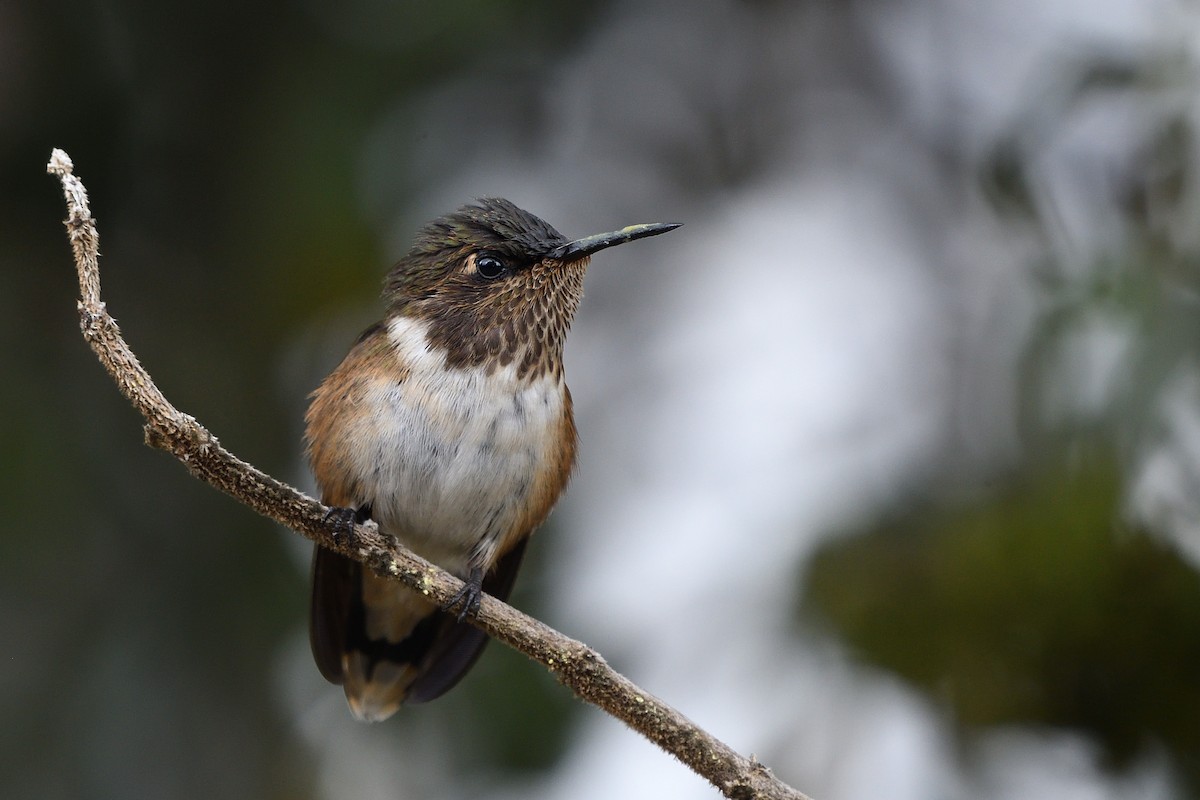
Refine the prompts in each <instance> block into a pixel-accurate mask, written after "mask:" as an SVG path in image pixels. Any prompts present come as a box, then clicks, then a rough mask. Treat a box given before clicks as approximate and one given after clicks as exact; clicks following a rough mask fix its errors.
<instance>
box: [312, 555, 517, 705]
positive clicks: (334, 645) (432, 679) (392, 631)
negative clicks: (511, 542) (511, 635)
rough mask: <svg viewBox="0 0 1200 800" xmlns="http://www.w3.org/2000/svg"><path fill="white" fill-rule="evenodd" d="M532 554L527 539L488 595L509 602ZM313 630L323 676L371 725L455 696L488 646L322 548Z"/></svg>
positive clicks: (466, 627)
mask: <svg viewBox="0 0 1200 800" xmlns="http://www.w3.org/2000/svg"><path fill="white" fill-rule="evenodd" d="M524 550H525V541H524V539H522V540H521V541H520V542H519V543H518V544H517V545H516V546H515V547H514V548H512V550H510V551H509V552H508V553H507V554H505V555H504V557H502V558H501V559H500V561H499V563H498V564H497V565H496V568H495V569H493V570H492V571H491V572H490V573H489V574H488V575H486V576H485V577H484V581H483V589H484V591H485V592H487V593H488V594H491V595H493V596H495V597H498V598H500V599H505V598H507V597H508V594H509V592H510V591H511V589H512V584H513V580H514V579H515V576H516V571H517V568H518V567H519V566H520V563H521V557H522V555H523V554H524ZM309 633H310V640H311V643H312V650H313V657H314V658H315V659H316V662H317V666H318V668H319V669H320V670H321V674H322V675H324V676H325V678H326V680H328V681H330V682H331V683H335V684H341V685H342V686H343V688H344V689H345V692H346V700H347V702H348V703H349V705H350V710H351V712H352V713H353V714H354V716H355V717H356V718H358V719H360V720H362V721H366V722H375V721H380V720H384V719H387V718H388V717H390V716H391V715H392V714H394V713H395V712H396V711H397V709H399V707H400V706H401V705H402V704H403V703H405V702H412V703H421V702H426V701H428V700H433V699H434V698H436V697H439V696H440V695H442V694H444V693H445V692H447V691H449V690H450V689H451V688H452V687H453V686H454V685H455V684H456V683H458V681H459V680H460V679H461V678H462V677H463V675H465V674H466V673H467V671H468V670H469V669H470V668H471V666H472V665H473V664H474V663H475V660H476V659H477V658H478V657H479V655H480V653H481V652H482V651H483V648H484V646H485V645H486V644H487V641H488V640H487V636H486V635H485V634H484V633H483V632H482V631H480V630H478V629H477V628H475V627H473V626H471V625H470V624H468V623H465V622H462V623H460V622H458V620H457V619H455V618H454V617H453V616H451V615H449V614H446V613H444V612H442V611H440V610H438V609H437V608H435V607H434V606H433V605H432V604H430V603H429V602H428V601H427V600H425V599H424V598H423V597H421V596H420V595H419V594H417V593H416V592H414V591H412V590H411V589H409V588H407V587H405V586H402V585H400V584H398V583H396V582H394V581H389V580H386V579H384V578H380V577H378V576H376V575H374V574H373V573H371V572H369V571H365V570H363V568H362V566H361V565H360V564H358V563H357V562H355V561H352V560H351V559H348V558H346V557H345V556H342V555H340V554H338V553H335V552H333V551H331V550H326V549H324V548H322V547H317V548H316V550H315V553H314V557H313V594H312V607H311V621H310V629H309Z"/></svg>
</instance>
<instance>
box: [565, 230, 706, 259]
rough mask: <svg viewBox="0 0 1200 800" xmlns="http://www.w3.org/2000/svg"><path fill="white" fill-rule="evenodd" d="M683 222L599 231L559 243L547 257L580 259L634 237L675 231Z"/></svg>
mask: <svg viewBox="0 0 1200 800" xmlns="http://www.w3.org/2000/svg"><path fill="white" fill-rule="evenodd" d="M682 224H683V223H682V222H651V223H647V224H644V225H630V226H629V227H627V228H621V230H619V231H611V232H609V233H597V234H596V235H594V236H585V237H583V238H582V239H576V240H575V241H573V242H567V243H566V244H562V245H559V246H558V247H556V248H554V249H553V250H551V251H550V252H549V254H547V256H546V257H547V258H552V259H554V260H556V261H578V260H579V259H581V258H586V257H587V256H590V255H591V254H592V253H595V252H597V251H599V250H603V249H604V248H606V247H613V246H615V245H618V244H625V243H626V242H632V241H633V240H634V239H645V238H646V237H647V236H658V235H659V234H660V233H666V232H667V231H673V230H675V229H676V228H678V227H679V226H680V225H682Z"/></svg>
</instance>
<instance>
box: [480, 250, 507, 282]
mask: <svg viewBox="0 0 1200 800" xmlns="http://www.w3.org/2000/svg"><path fill="white" fill-rule="evenodd" d="M504 270H505V264H504V262H503V261H501V260H500V259H499V258H497V257H496V256H493V255H491V254H488V253H485V254H482V255H480V256H477V257H476V258H475V271H476V272H478V273H479V274H480V276H481V277H484V278H487V279H488V280H491V279H493V278H499V277H500V276H501V275H503V274H504Z"/></svg>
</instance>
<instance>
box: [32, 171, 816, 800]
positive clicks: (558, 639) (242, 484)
mask: <svg viewBox="0 0 1200 800" xmlns="http://www.w3.org/2000/svg"><path fill="white" fill-rule="evenodd" d="M72 170H73V165H72V163H71V159H70V157H69V156H68V155H67V154H66V153H64V152H63V151H62V150H58V149H56V150H54V152H53V153H52V154H51V156H50V163H49V165H48V166H47V171H48V172H50V173H51V174H53V175H57V176H58V177H59V179H60V180H61V181H62V186H63V192H64V194H65V195H66V201H67V219H66V222H65V225H66V227H67V234H68V236H69V237H70V240H71V248H72V250H73V252H74V255H75V266H76V269H77V270H78V272H79V288H80V293H81V298H80V300H79V320H80V321H79V324H80V328H81V329H82V331H83V337H84V339H86V340H87V342H88V344H89V345H91V348H92V350H93V351H94V352H95V353H96V356H97V357H98V358H99V359H100V363H101V364H103V365H104V368H105V369H106V370H107V371H108V373H109V375H111V376H112V378H113V380H115V381H116V383H117V386H118V387H119V388H120V390H121V393H122V394H124V395H125V397H126V398H128V400H129V401H130V402H131V403H133V405H134V407H135V408H137V410H138V411H139V412H141V414H142V416H143V417H145V419H146V424H145V436H146V443H147V444H149V445H151V446H153V447H157V448H160V449H162V450H165V451H167V452H168V453H170V454H172V455H173V456H175V457H176V458H178V459H179V460H180V461H182V462H183V464H184V466H186V467H187V469H188V470H189V471H190V472H191V473H192V474H193V475H195V476H196V477H197V478H200V479H201V480H203V481H205V482H206V483H209V484H211V485H213V486H215V487H216V488H218V489H220V490H221V491H223V492H225V493H226V494H228V495H230V496H232V497H234V498H235V499H237V500H239V501H241V502H242V503H244V504H246V505H247V506H249V507H250V508H253V509H254V510H255V511H257V512H258V513H260V514H262V515H264V516H267V517H270V518H271V519H273V520H275V521H277V522H279V523H281V524H283V525H286V526H287V527H289V528H292V529H293V530H295V531H298V532H299V533H301V534H302V535H304V536H306V537H307V538H309V539H311V540H312V541H314V542H316V543H317V544H319V545H321V546H322V547H327V548H329V549H331V550H336V551H338V552H339V553H342V554H343V555H346V556H349V557H350V558H353V559H355V560H357V561H360V562H362V563H363V564H365V565H366V566H368V567H370V568H371V569H373V570H374V571H375V572H376V573H378V574H380V575H384V576H390V577H391V578H392V579H394V580H397V581H399V582H401V583H403V584H405V585H406V586H408V587H410V588H411V589H413V590H415V591H418V592H421V593H422V594H423V595H425V596H426V597H428V598H429V599H430V600H431V601H433V602H434V603H437V604H439V605H441V604H445V603H446V602H448V601H449V600H450V599H451V598H452V597H454V595H455V593H456V592H457V591H458V590H459V589H460V588H461V587H462V583H461V582H460V581H459V580H458V579H457V578H455V577H454V576H452V575H450V574H449V573H447V572H445V571H443V570H441V569H439V568H438V567H436V566H434V565H433V564H430V563H429V562H428V561H425V560H424V559H422V558H420V557H419V556H417V555H415V554H413V553H412V552H410V551H409V550H407V549H406V548H404V547H402V546H401V545H400V544H399V543H397V542H396V540H395V539H393V538H392V537H390V536H386V535H383V534H381V533H380V532H379V529H378V527H377V526H376V525H375V524H374V523H373V522H368V523H367V524H366V525H359V526H356V527H355V531H354V532H355V534H356V535H355V536H353V537H345V536H342V537H337V538H335V537H334V523H332V522H326V521H325V514H326V512H327V511H328V509H327V508H326V507H325V506H323V505H321V504H320V503H319V502H317V501H316V500H314V499H313V498H311V497H308V496H306V495H304V494H302V493H301V492H299V491H297V490H296V489H293V488H292V487H291V486H288V485H287V484H285V483H282V482H280V481H277V480H275V479H274V478H272V477H271V476H270V475H267V474H265V473H263V472H261V471H259V470H258V469H256V468H255V467H254V466H252V465H250V464H247V463H246V462H244V461H242V460H241V459H239V458H237V457H236V456H235V455H233V454H232V453H230V452H229V451H228V450H226V449H225V448H224V447H222V446H221V445H220V443H219V442H218V441H217V438H216V437H215V436H213V435H212V434H211V433H210V432H209V431H208V430H207V429H206V428H204V427H203V426H202V425H200V423H198V422H197V421H196V420H195V419H194V418H193V417H191V416H189V415H188V414H184V413H182V412H181V411H179V410H178V409H176V408H175V407H174V406H173V405H171V403H170V402H168V401H167V398H166V397H164V396H163V394H162V392H160V391H159V390H158V387H157V386H155V385H154V381H153V380H151V378H150V374H149V373H148V372H146V370H145V368H144V367H142V365H141V363H139V362H138V359H137V357H136V356H135V355H134V354H133V351H132V350H130V349H129V346H128V345H127V344H126V343H125V340H124V339H123V338H122V337H121V332H120V330H119V329H118V328H117V323H116V320H114V319H113V318H112V317H111V316H109V314H108V310H107V309H106V308H105V304H104V302H103V301H102V300H101V299H100V266H99V263H98V253H99V250H98V245H99V234H98V233H97V231H96V223H95V220H94V219H92V216H91V211H90V209H89V207H88V197H87V190H86V189H85V188H84V186H83V184H82V183H81V182H80V181H79V179H78V178H76V177H75V176H74V175H73V174H72ZM348 540H353V542H354V545H355V547H354V548H353V549H351V548H349V547H348V545H347V542H348ZM472 623H473V624H474V625H476V626H478V627H479V628H480V629H482V630H484V631H485V632H487V634H488V635H489V636H491V637H492V638H494V639H498V640H499V641H501V642H504V643H505V644H507V645H509V646H510V647H513V648H515V649H516V650H519V651H521V652H522V653H524V654H525V655H527V656H529V657H530V658H531V659H533V660H534V661H537V662H538V663H540V664H542V665H543V666H545V667H546V668H547V669H548V670H550V672H552V673H553V674H554V676H555V677H557V678H558V679H559V681H561V682H562V683H563V684H565V685H566V686H567V687H569V688H570V689H571V690H572V691H573V692H574V693H575V694H576V695H577V696H578V697H580V698H582V699H583V700H586V701H587V702H589V703H592V704H593V705H595V706H597V707H599V708H601V709H603V710H604V711H606V712H608V713H609V714H611V715H612V716H614V717H616V718H617V719H620V720H621V721H622V722H624V723H625V724H626V725H628V726H629V727H631V728H633V729H634V730H636V731H638V732H639V733H641V734H642V735H643V736H645V737H646V738H647V739H649V740H650V741H652V742H654V743H655V744H657V745H658V746H659V747H661V748H662V749H663V750H665V751H667V752H668V753H670V754H671V755H673V756H675V757H676V758H678V759H679V760H680V761H682V762H683V763H684V764H686V765H687V766H688V767H690V768H691V769H692V770H693V771H694V772H696V773H697V774H698V775H700V776H701V777H703V778H705V779H707V780H708V781H710V782H711V783H712V784H713V786H715V787H717V789H719V790H720V791H721V792H722V793H723V794H724V795H725V796H726V797H730V798H739V800H740V799H743V798H744V799H749V798H764V799H766V798H791V800H807V798H806V797H805V795H803V794H801V793H800V792H798V791H796V790H795V789H792V788H791V787H790V786H787V785H786V784H784V783H782V782H781V781H779V780H778V779H777V778H775V776H774V775H772V774H771V772H770V770H768V769H767V768H766V767H764V766H763V765H762V764H760V763H759V762H758V761H757V760H755V759H753V758H749V759H748V758H745V757H743V756H741V755H739V754H738V753H736V752H734V750H733V749H731V748H730V747H729V746H727V745H726V744H724V743H722V742H721V741H719V740H717V739H716V738H714V737H713V736H711V735H709V734H708V733H707V732H705V731H704V730H702V729H701V728H700V727H699V726H697V725H696V724H695V723H693V722H691V721H690V720H689V719H687V718H686V717H684V716H683V715H682V714H680V713H679V712H678V711H676V710H675V709H673V708H671V707H670V706H668V705H667V704H666V703H664V702H662V701H661V700H659V699H658V698H656V697H654V696H653V695H650V694H648V693H647V692H644V691H642V690H641V689H639V688H638V687H637V686H636V685H635V684H634V683H633V682H631V681H630V680H628V679H627V678H625V677H624V676H623V675H621V674H619V673H618V672H616V671H615V670H613V669H612V668H611V667H609V666H608V664H607V663H606V662H605V661H604V659H603V658H601V656H600V655H599V653H597V652H596V651H595V650H593V649H592V648H590V647H588V646H587V645H585V644H583V643H582V642H578V641H576V640H574V639H571V638H569V637H567V636H564V635H563V634H561V633H559V632H558V631H556V630H554V629H553V628H550V627H549V626H547V625H545V624H543V623H541V622H539V621H538V620H536V619H533V618H532V617H529V616H527V615H525V614H522V613H521V612H520V611H517V610H516V609H514V608H513V607H512V606H509V605H507V604H506V603H502V602H500V601H499V600H496V599H495V598H493V597H490V596H487V595H484V597H483V602H482V605H481V606H480V608H479V613H478V614H477V615H476V617H475V618H474V619H473V620H472Z"/></svg>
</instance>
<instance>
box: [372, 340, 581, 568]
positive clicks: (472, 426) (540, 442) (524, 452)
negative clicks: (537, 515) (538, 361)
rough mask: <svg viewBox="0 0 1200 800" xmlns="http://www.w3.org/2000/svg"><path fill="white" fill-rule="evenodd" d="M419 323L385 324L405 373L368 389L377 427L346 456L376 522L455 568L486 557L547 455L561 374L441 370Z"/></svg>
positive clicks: (557, 417)
mask: <svg viewBox="0 0 1200 800" xmlns="http://www.w3.org/2000/svg"><path fill="white" fill-rule="evenodd" d="M425 332H426V327H425V325H424V323H422V322H419V321H416V320H412V319H405V318H402V317H401V318H396V319H394V320H393V321H391V323H390V324H389V326H388V337H389V339H390V340H391V342H392V344H393V345H394V346H395V348H396V355H397V357H398V358H400V359H401V360H402V362H403V363H404V364H405V365H406V366H407V368H408V370H409V372H408V375H407V377H406V378H405V379H404V380H402V381H386V380H382V379H381V380H380V381H378V383H376V384H375V385H373V386H372V387H371V388H370V389H369V390H368V391H367V392H366V395H365V397H364V402H365V403H366V404H368V405H369V406H372V409H371V411H370V414H368V415H366V416H367V418H369V419H372V420H375V424H376V425H377V428H376V435H375V436H374V437H370V438H369V439H367V440H366V441H371V442H372V446H371V447H370V448H368V449H367V450H366V451H363V452H357V453H355V454H354V455H353V456H352V458H353V459H354V460H355V462H356V463H355V466H356V468H357V469H356V472H358V473H359V474H360V475H362V476H364V478H365V480H364V481H363V484H362V485H363V487H364V489H366V490H367V494H369V495H371V496H372V502H371V505H372V515H373V516H374V518H375V520H376V521H377V522H379V524H380V526H381V527H382V529H383V530H385V531H387V532H389V533H392V534H393V535H395V536H397V537H399V538H400V539H401V540H402V541H403V542H404V543H405V544H407V545H408V546H409V547H412V548H413V549H414V550H416V551H417V552H418V553H420V554H421V555H423V556H425V557H426V558H428V559H429V560H430V561H433V562H434V563H436V564H438V565H440V566H442V567H443V568H445V569H448V570H451V571H452V572H459V573H462V572H463V571H464V569H465V567H466V564H467V561H468V560H469V559H470V558H471V557H472V556H475V557H477V558H479V559H480V560H481V561H482V563H483V564H486V565H490V564H491V562H492V560H493V557H494V555H495V553H494V548H495V545H496V539H497V538H498V537H501V536H503V535H504V534H506V533H508V532H509V529H510V528H511V527H512V526H513V525H515V524H516V523H517V521H518V518H519V517H520V516H521V514H522V512H523V510H524V508H525V504H526V503H527V501H528V498H529V493H530V490H531V487H532V486H533V483H534V478H535V476H536V474H537V472H538V470H539V469H541V468H543V467H544V466H545V465H546V464H547V463H550V462H551V461H552V454H553V453H554V452H555V450H554V448H556V447H557V445H558V442H557V437H558V436H559V435H560V433H561V430H562V427H561V426H562V415H563V404H564V398H563V383H562V379H561V377H550V376H543V377H540V378H537V379H535V380H533V381H529V380H518V379H517V374H516V370H515V369H514V368H513V367H512V366H509V367H505V368H500V369H497V370H495V371H493V372H492V373H491V374H488V373H487V372H486V371H485V370H484V369H483V368H479V367H473V368H468V369H447V368H446V367H445V366H444V360H443V355H442V354H441V353H440V352H432V351H430V349H429V346H428V343H427V339H426V335H425ZM360 441H363V440H360Z"/></svg>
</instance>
